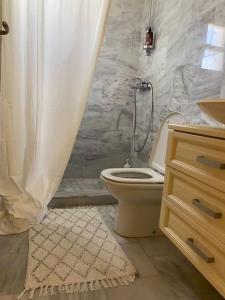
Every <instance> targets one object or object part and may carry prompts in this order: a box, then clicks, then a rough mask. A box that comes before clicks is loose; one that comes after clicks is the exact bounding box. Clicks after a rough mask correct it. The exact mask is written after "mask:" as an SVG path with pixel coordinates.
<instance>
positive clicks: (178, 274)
mask: <svg viewBox="0 0 225 300" xmlns="http://www.w3.org/2000/svg"><path fill="white" fill-rule="evenodd" d="M151 260H152V263H153V265H154V267H155V268H156V269H157V271H158V272H159V274H160V275H161V276H162V278H163V279H164V280H165V281H166V282H167V283H168V284H169V285H170V287H171V289H172V290H173V292H174V294H176V296H177V297H178V298H179V299H182V300H186V299H187V300H189V299H193V300H198V299H199V300H206V299H204V298H202V297H203V296H204V295H208V297H209V295H217V298H215V300H217V299H218V300H219V299H222V298H220V296H219V294H217V293H216V292H215V289H214V288H213V287H212V285H211V284H210V283H209V282H208V281H207V280H206V279H205V278H204V277H203V276H202V275H201V273H200V272H198V270H197V269H196V268H195V267H194V266H193V265H192V264H191V263H190V262H189V261H188V260H187V259H186V258H185V257H184V256H182V255H180V256H177V255H176V256H172V255H170V256H158V257H156V256H155V257H152V259H151ZM215 297H216V296H215ZM218 297H219V298H218ZM208 299H210V298H208ZM212 300H214V298H212Z"/></svg>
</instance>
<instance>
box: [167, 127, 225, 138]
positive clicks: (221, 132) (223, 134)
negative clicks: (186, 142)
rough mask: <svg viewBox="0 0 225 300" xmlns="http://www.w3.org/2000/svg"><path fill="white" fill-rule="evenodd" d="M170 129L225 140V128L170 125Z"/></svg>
mask: <svg viewBox="0 0 225 300" xmlns="http://www.w3.org/2000/svg"><path fill="white" fill-rule="evenodd" d="M169 129H173V130H175V131H180V132H184V133H191V134H196V135H201V136H208V137H215V138H219V139H225V126H224V127H222V126H221V127H219V126H218V127H212V126H208V125H191V124H188V125H186V124H185V125H177V124H169Z"/></svg>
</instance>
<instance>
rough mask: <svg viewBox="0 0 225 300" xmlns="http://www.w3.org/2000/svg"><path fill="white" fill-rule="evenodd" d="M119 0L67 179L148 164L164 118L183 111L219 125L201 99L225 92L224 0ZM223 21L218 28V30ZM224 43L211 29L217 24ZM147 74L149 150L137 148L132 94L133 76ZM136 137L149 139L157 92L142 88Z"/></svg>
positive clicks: (115, 1)
mask: <svg viewBox="0 0 225 300" xmlns="http://www.w3.org/2000/svg"><path fill="white" fill-rule="evenodd" d="M149 6H150V1H144V0H141V1H136V0H122V1H119V0H113V1H112V7H111V11H110V15H109V18H108V23H107V30H106V34H105V38H104V42H103V46H102V49H101V52H100V55H99V59H98V63H97V68H96V73H95V78H94V81H93V86H92V91H91V93H90V97H89V100H88V105H87V110H86V114H85V116H84V117H83V121H82V124H81V127H80V131H79V135H78V138H77V141H76V144H75V147H74V149H73V153H72V155H71V158H70V162H69V165H68V167H67V169H66V172H65V177H66V178H74V177H98V176H99V173H100V172H101V170H102V169H104V168H107V167H120V166H122V165H123V164H124V160H125V159H126V158H127V157H129V155H130V156H131V158H132V163H133V165H134V166H146V165H147V162H148V158H149V153H150V152H151V148H152V144H153V141H154V139H155V137H156V134H157V131H158V128H159V125H160V122H161V121H162V119H163V118H164V117H165V116H166V115H167V114H168V113H169V112H172V111H180V112H182V113H183V114H184V115H185V118H186V119H187V121H188V122H191V123H194V124H199V123H203V124H210V125H216V124H217V123H216V122H214V121H213V120H211V119H210V118H208V117H207V116H206V115H205V114H204V113H202V112H201V111H200V110H199V109H198V107H197V105H196V102H197V101H198V100H200V99H203V98H209V97H220V96H221V97H225V71H224V70H225V59H224V58H225V42H223V38H224V36H225V1H224V0H214V1H211V0H197V1H196V0H189V1H186V0H166V1H165V0H153V7H152V10H151V13H150V14H149V8H150V7H149ZM149 15H150V17H151V26H152V28H153V30H154V33H155V36H156V39H155V49H154V50H153V51H152V54H151V56H150V57H147V56H146V55H145V53H144V51H143V49H142V48H143V41H144V39H145V27H146V25H147V24H148V23H149ZM216 26H217V27H216ZM218 28H219V31H220V34H221V41H222V42H221V43H222V44H221V45H220V46H219V47H218V45H217V46H215V45H214V40H213V38H212V37H211V36H210V30H212V29H218ZM136 76H138V77H142V78H144V79H146V80H149V81H151V83H152V84H153V87H154V114H153V124H152V130H151V131H152V133H151V136H150V137H149V139H148V143H147V145H146V147H145V149H144V151H142V152H140V153H138V154H136V153H134V151H131V130H132V117H133V101H134V93H133V91H132V90H131V88H130V86H129V85H130V82H131V79H132V78H134V77H136ZM137 102H138V108H137V109H138V120H137V132H136V139H137V140H138V142H139V143H142V141H143V140H144V137H145V134H146V131H147V128H148V123H149V118H150V103H151V94H150V93H145V94H141V93H138V95H137Z"/></svg>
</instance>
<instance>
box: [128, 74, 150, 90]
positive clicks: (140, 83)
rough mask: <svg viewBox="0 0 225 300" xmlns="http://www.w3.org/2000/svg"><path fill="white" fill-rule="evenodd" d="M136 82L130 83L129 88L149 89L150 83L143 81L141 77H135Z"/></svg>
mask: <svg viewBox="0 0 225 300" xmlns="http://www.w3.org/2000/svg"><path fill="white" fill-rule="evenodd" d="M135 80H136V83H135V84H133V85H131V88H132V89H134V90H140V91H146V90H150V89H151V84H150V83H149V82H148V81H145V80H143V79H141V78H138V77H136V78H135Z"/></svg>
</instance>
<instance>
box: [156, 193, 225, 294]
mask: <svg viewBox="0 0 225 300" xmlns="http://www.w3.org/2000/svg"><path fill="white" fill-rule="evenodd" d="M160 228H161V229H162V231H163V232H164V233H165V234H166V235H167V236H168V237H169V239H170V240H171V241H172V242H173V243H174V244H175V245H176V246H177V247H178V248H179V249H180V250H181V251H182V253H183V254H184V255H185V256H186V257H187V258H188V259H189V260H190V261H191V262H192V263H193V264H194V265H195V266H196V268H197V269H198V270H199V271H200V272H201V273H202V274H203V275H204V276H205V277H206V278H207V279H208V280H209V281H210V282H211V283H212V284H213V285H214V287H215V288H216V289H218V290H219V291H220V293H221V294H222V295H223V296H225V252H224V245H223V244H221V243H220V242H219V241H218V240H216V239H215V238H214V237H213V236H211V235H210V234H209V233H208V232H207V231H205V230H204V229H202V228H201V226H199V225H198V224H197V223H195V222H194V221H193V220H192V219H190V218H189V217H187V216H186V215H185V214H183V213H182V212H181V211H180V210H178V209H177V208H176V207H175V206H173V205H172V204H171V203H169V202H168V201H166V200H165V199H164V200H163V204H162V214H161V219H160Z"/></svg>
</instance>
